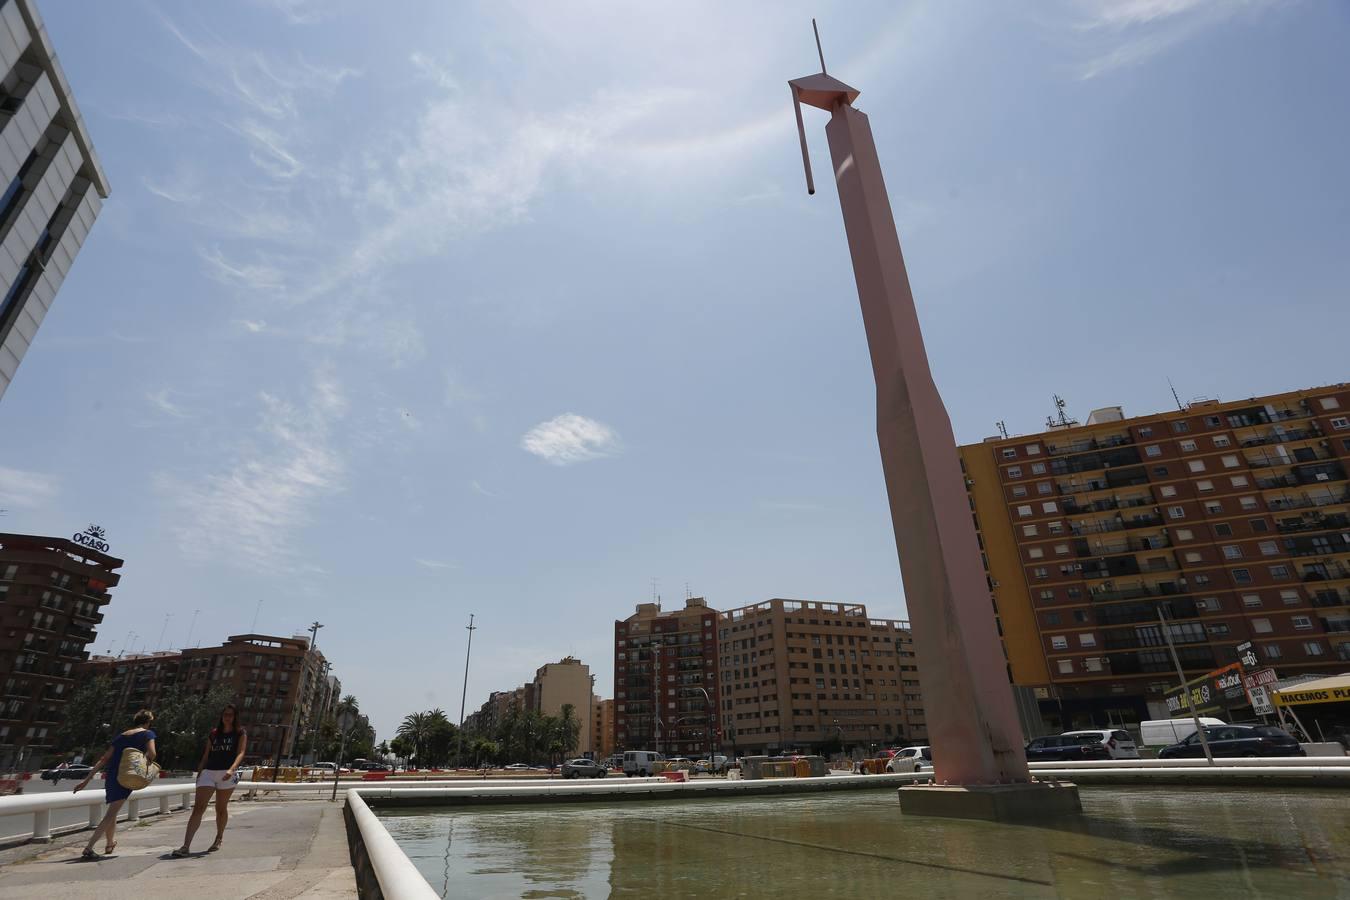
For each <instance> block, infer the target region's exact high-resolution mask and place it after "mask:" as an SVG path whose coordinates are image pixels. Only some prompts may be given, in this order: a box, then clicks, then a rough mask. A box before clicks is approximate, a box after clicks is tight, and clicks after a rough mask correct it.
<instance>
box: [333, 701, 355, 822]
mask: <svg viewBox="0 0 1350 900" xmlns="http://www.w3.org/2000/svg"><path fill="white" fill-rule="evenodd" d="M355 725H356V713H355V712H353V711H352V710H350V709H344V710H343V711H342V712H340V713H338V735H339V737H338V756H337V764H336V765H335V766H334V767H333V796H332V797H331V798H330V800H336V799H337V789H338V781H339V780H340V779H341V778H342V755H343V754H344V753H346V752H347V735H348V734H349V733H350V732H351V730H352V728H353V727H355Z"/></svg>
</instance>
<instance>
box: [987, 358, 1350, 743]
mask: <svg viewBox="0 0 1350 900" xmlns="http://www.w3.org/2000/svg"><path fill="white" fill-rule="evenodd" d="M960 452H961V459H962V467H963V469H964V471H965V474H966V478H967V489H968V492H969V497H970V504H971V509H972V511H973V514H974V516H975V521H976V527H977V530H978V532H979V538H980V544H981V550H982V551H983V555H984V561H985V566H986V569H987V573H988V576H989V584H990V590H991V594H992V598H993V601H994V605H995V608H996V611H997V615H998V622H999V629H1000V633H1001V634H1002V636H1003V643H1004V650H1005V653H1006V656H1007V662H1008V668H1009V675H1010V677H1011V679H1012V680H1013V682H1014V684H1016V685H1019V686H1022V687H1025V688H1028V689H1030V690H1031V691H1033V692H1034V695H1035V697H1036V698H1037V700H1038V706H1039V712H1040V715H1041V718H1042V722H1043V724H1044V725H1045V727H1047V728H1053V727H1065V728H1067V727H1083V726H1087V725H1107V724H1118V723H1122V722H1124V723H1129V722H1136V721H1139V720H1141V719H1146V718H1166V717H1167V712H1166V705H1165V703H1164V702H1163V695H1164V692H1165V691H1166V690H1168V689H1170V688H1174V687H1176V685H1177V677H1176V673H1175V668H1174V666H1173V663H1172V659H1171V656H1170V654H1169V652H1168V649H1167V646H1166V641H1165V639H1164V633H1163V631H1162V630H1161V628H1162V626H1161V625H1160V622H1159V609H1160V608H1161V609H1162V610H1163V612H1164V613H1165V614H1166V615H1167V617H1168V618H1169V620H1170V624H1169V625H1168V626H1167V627H1168V629H1169V631H1170V633H1171V636H1172V639H1173V642H1174V643H1175V645H1176V648H1177V654H1178V656H1179V658H1180V661H1181V664H1182V667H1183V668H1184V670H1185V672H1186V676H1187V678H1188V679H1189V678H1192V677H1198V676H1201V675H1203V674H1205V673H1206V672H1208V671H1212V670H1214V669H1216V668H1218V667H1220V666H1223V665H1227V664H1229V663H1232V662H1234V661H1236V659H1237V655H1236V653H1235V648H1236V647H1237V646H1238V645H1239V644H1243V643H1246V642H1251V643H1252V645H1253V650H1254V651H1255V653H1256V654H1257V657H1258V660H1259V661H1260V663H1261V665H1263V666H1271V667H1274V668H1275V669H1276V670H1277V672H1278V674H1279V675H1280V676H1281V677H1287V676H1290V675H1298V674H1318V675H1330V674H1332V673H1335V672H1340V671H1344V670H1345V669H1346V668H1347V662H1350V494H1347V481H1346V475H1347V468H1348V467H1350V386H1347V385H1344V384H1339V385H1331V386H1328V387H1322V388H1313V389H1309V390H1302V391H1292V392H1288V393H1283V394H1275V395H1271V396H1266V397H1253V398H1250V399H1247V400H1238V401H1230V402H1219V401H1212V400H1211V401H1197V402H1193V403H1191V404H1190V405H1188V406H1186V407H1185V408H1184V409H1180V410H1177V411H1171V412H1163V413H1156V414H1153V415H1145V416H1138V417H1134V418H1126V417H1125V416H1124V415H1123V413H1122V411H1121V410H1120V408H1118V407H1107V408H1105V409H1099V410H1096V411H1094V412H1093V413H1092V415H1091V416H1089V417H1088V419H1087V421H1086V423H1084V424H1081V425H1080V424H1078V423H1076V422H1067V423H1065V424H1061V425H1053V426H1052V427H1050V429H1049V430H1047V431H1046V432H1044V433H1041V434H1035V435H1029V436H1020V437H1011V438H989V439H987V440H985V441H984V442H982V443H979V444H971V445H967V446H963V447H961V448H960Z"/></svg>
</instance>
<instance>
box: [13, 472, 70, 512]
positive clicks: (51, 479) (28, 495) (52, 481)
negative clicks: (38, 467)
mask: <svg viewBox="0 0 1350 900" xmlns="http://www.w3.org/2000/svg"><path fill="white" fill-rule="evenodd" d="M59 487H60V482H59V481H57V479H56V477H55V476H54V475H43V474H41V473H39V472H27V471H24V470H23V469H10V468H7V467H5V466H0V507H7V506H12V507H22V508H24V509H36V508H37V507H40V506H44V505H46V504H48V503H50V502H51V501H52V500H54V499H55V498H56V494H57V491H58V490H59Z"/></svg>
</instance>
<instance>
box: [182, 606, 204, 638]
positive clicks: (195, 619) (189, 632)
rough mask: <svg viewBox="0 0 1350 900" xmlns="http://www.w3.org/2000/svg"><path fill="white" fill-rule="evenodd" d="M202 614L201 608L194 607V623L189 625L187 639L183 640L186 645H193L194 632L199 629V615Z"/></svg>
mask: <svg viewBox="0 0 1350 900" xmlns="http://www.w3.org/2000/svg"><path fill="white" fill-rule="evenodd" d="M201 614H202V611H201V610H200V609H194V610H193V611H192V624H191V625H189V626H188V633H187V640H185V641H183V646H184V647H189V646H191V645H192V632H194V631H196V630H197V617H198V616H200V615H201Z"/></svg>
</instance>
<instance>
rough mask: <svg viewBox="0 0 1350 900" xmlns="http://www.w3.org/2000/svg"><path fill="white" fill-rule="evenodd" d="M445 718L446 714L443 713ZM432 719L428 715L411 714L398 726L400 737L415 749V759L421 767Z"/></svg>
mask: <svg viewBox="0 0 1350 900" xmlns="http://www.w3.org/2000/svg"><path fill="white" fill-rule="evenodd" d="M441 715H442V716H444V715H445V714H444V713H441ZM431 724H432V723H431V719H430V718H429V715H428V714H427V713H420V712H416V713H409V714H408V715H406V716H404V717H403V722H402V724H400V725H399V726H398V732H397V734H398V736H399V737H401V738H403V739H404V740H405V741H407V742H408V743H410V744H412V747H413V759H415V760H417V763H418V766H419V767H420V766H421V764H422V762H423V760H424V759H425V749H426V743H427V738H428V737H429V736H430V734H431Z"/></svg>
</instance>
